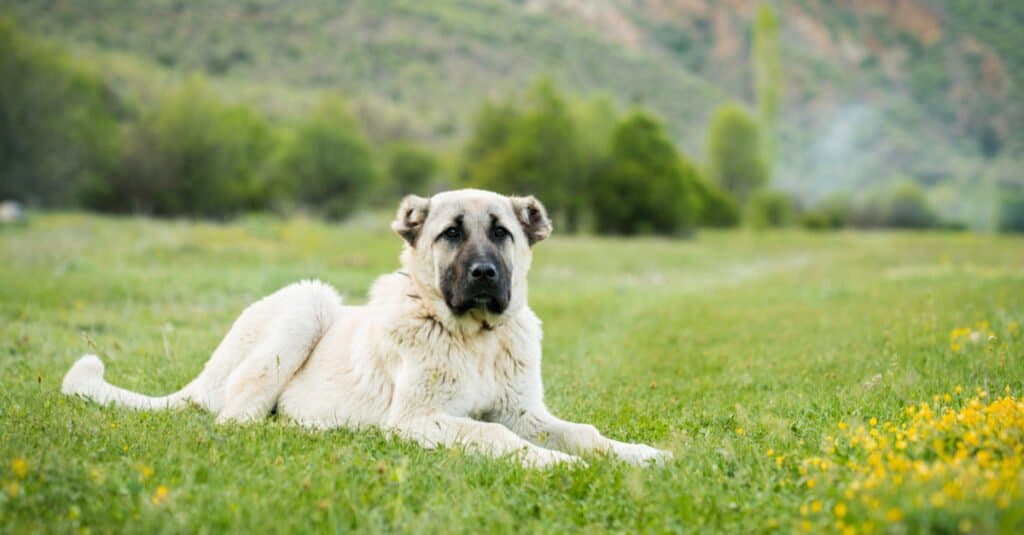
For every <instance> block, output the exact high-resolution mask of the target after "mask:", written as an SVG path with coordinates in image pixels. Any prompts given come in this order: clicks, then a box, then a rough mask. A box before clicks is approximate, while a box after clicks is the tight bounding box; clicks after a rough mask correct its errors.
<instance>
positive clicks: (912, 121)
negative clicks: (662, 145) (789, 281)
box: [4, 0, 1024, 226]
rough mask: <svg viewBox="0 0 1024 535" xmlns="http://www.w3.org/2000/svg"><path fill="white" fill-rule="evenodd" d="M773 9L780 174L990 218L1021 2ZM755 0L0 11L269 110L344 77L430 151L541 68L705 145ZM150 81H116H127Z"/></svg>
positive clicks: (1014, 146)
mask: <svg viewBox="0 0 1024 535" xmlns="http://www.w3.org/2000/svg"><path fill="white" fill-rule="evenodd" d="M775 4H776V6H777V8H778V12H779V14H780V18H781V23H782V24H781V26H782V34H781V35H782V41H783V43H782V44H783V61H784V70H785V93H784V95H785V105H784V110H783V114H782V121H781V124H780V126H779V132H778V134H779V138H780V148H781V155H780V162H779V167H778V168H777V170H776V179H775V180H776V182H777V183H778V184H779V185H780V186H782V187H785V188H787V189H790V190H792V191H795V192H797V193H798V194H800V195H801V196H802V197H804V198H805V199H808V200H813V199H817V198H820V197H821V196H823V195H825V194H827V193H829V192H831V191H835V190H847V191H855V192H860V191H864V190H867V189H870V188H871V187H873V186H876V185H878V184H880V183H883V182H886V181H889V180H891V179H892V178H893V177H895V176H898V175H905V176H908V177H910V178H913V179H914V180H917V181H918V182H920V183H922V184H924V185H926V186H928V187H929V188H930V192H931V195H932V198H933V201H935V202H936V203H937V204H938V205H939V206H940V208H941V209H942V210H943V211H944V212H945V213H946V215H947V216H949V217H954V218H958V219H963V220H967V221H969V222H971V223H972V224H974V225H975V226H984V225H985V223H986V222H987V218H988V216H989V213H988V208H989V205H990V201H991V196H992V192H993V191H994V190H993V188H994V187H995V186H996V185H997V184H998V183H1004V182H1011V181H1019V177H1018V176H1017V173H1016V169H1017V168H1019V162H1020V161H1021V159H1022V158H1024V156H1022V152H1024V149H1022V147H1024V142H1022V139H1021V134H1020V133H1019V132H1016V131H1015V129H1014V125H1018V124H1022V123H1024V105H1022V101H1024V99H1022V98H1021V95H1022V90H1021V87H1022V85H1024V84H1022V82H1021V76H1022V74H1021V73H1024V53H1021V52H1020V49H1021V47H1019V46H1018V45H1019V41H1020V38H1019V28H1020V27H1022V25H1024V5H1022V4H1020V3H1016V2H1012V1H1009V0H1006V1H1003V2H995V1H990V2H983V3H977V2H970V1H966V0H943V1H929V0H871V1H856V2H854V1H852V0H831V1H829V0H805V1H785V2H775ZM756 5H757V2H756V1H755V0H722V1H709V0H646V1H644V0H635V1H626V0H623V1H613V2H605V1H596V0H526V1H523V2H513V1H508V2H485V1H481V0H445V1H441V2H431V3H421V2H415V1H411V0H409V1H402V0H389V1H380V2H374V1H359V0H356V1H352V2H327V1H311V2H303V3H301V4H285V3H278V2H272V1H270V0H250V1H247V2H244V3H239V2H229V1H212V2H204V3H186V2H180V1H177V0H174V1H172V0H164V1H156V2H146V3H127V4H126V3H123V2H117V1H114V0H106V1H100V2H90V3H82V2H57V1H35V0H32V1H26V2H19V3H18V4H16V5H9V6H6V7H5V8H4V10H5V11H6V12H7V13H8V14H10V15H11V16H12V17H13V18H14V19H15V20H16V21H17V22H18V24H19V26H21V27H22V28H23V29H25V30H27V31H29V32H32V33H34V34H37V35H42V36H46V37H48V38H51V39H54V40H58V41H61V42H64V43H66V44H70V45H71V46H72V47H74V49H75V50H76V51H77V52H78V53H80V54H83V55H90V56H93V57H109V56H110V55H111V54H117V57H118V61H119V62H121V63H123V62H125V61H130V62H137V63H138V64H139V65H141V66H142V67H141V68H140V69H141V71H144V72H147V73H154V74H153V75H152V76H153V77H161V76H162V77H166V76H177V75H180V74H183V73H188V72H192V71H202V72H205V73H207V75H208V76H210V77H211V78H213V79H214V80H215V81H217V83H219V84H221V86H222V87H224V88H226V90H227V91H228V92H230V93H233V94H237V95H240V96H241V98H249V99H253V100H256V101H258V102H260V103H261V104H262V105H264V106H265V107H266V108H267V109H268V110H270V111H272V112H273V113H275V114H278V115H281V116H287V115H289V114H290V113H292V112H294V110H295V109H296V108H301V107H305V106H307V105H308V104H309V102H311V100H312V98H311V97H312V96H313V95H315V93H316V92H317V91H318V90H323V89H332V90H341V91H343V92H345V93H346V94H348V95H349V96H350V97H351V98H352V99H353V101H354V102H355V107H356V110H357V112H358V113H359V115H360V116H361V118H362V120H363V122H364V124H366V125H367V126H368V130H369V131H370V134H371V136H372V137H373V138H374V139H376V140H378V141H385V140H391V139H396V138H411V139H416V140H419V141H422V142H427V143H430V144H432V145H433V146H435V147H438V148H447V149H451V148H452V147H453V146H454V143H455V142H457V141H459V140H460V139H461V136H462V135H463V134H464V133H465V132H466V127H467V123H468V119H469V118H470V117H471V116H472V114H473V112H474V111H475V110H476V108H477V105H478V103H479V101H480V100H481V99H483V98H487V97H497V96H501V95H505V94H508V93H510V92H515V91H517V90H520V89H521V88H523V87H525V86H526V85H527V84H528V83H529V82H530V81H531V80H532V79H533V78H535V77H536V76H537V75H538V74H540V73H548V74H550V75H552V76H553V77H555V78H556V79H557V80H558V81H559V83H561V84H562V85H563V86H565V87H567V88H568V89H571V90H573V91H576V92H580V93H592V92H607V93H609V94H611V95H612V96H613V97H614V98H615V99H616V100H617V101H618V103H619V104H620V106H621V107H623V108H625V107H629V106H633V105H641V106H646V107H649V108H651V109H653V110H654V111H655V112H657V113H658V114H660V115H661V116H662V117H664V118H665V119H666V121H667V122H668V123H669V125H670V128H671V130H672V133H673V134H674V135H675V137H676V138H677V139H678V140H679V143H680V145H681V147H683V149H684V150H685V151H686V152H687V153H689V154H691V155H692V156H694V157H695V158H696V159H697V160H702V159H703V154H702V153H703V148H704V134H705V127H706V124H707V118H708V115H709V113H710V111H711V110H712V109H713V108H714V107H715V106H717V105H719V104H721V103H723V102H726V101H728V100H734V99H735V100H741V101H744V102H748V103H749V102H751V100H752V95H751V69H750V67H749V63H750V62H749V42H750V26H751V17H752V15H753V12H754V10H755V8H756ZM126 58H127V59H126ZM147 77H149V75H146V76H136V77H129V78H127V79H126V82H125V83H126V85H128V86H129V87H128V88H127V89H126V91H138V89H137V88H135V87H134V86H137V85H142V84H143V82H141V81H140V80H142V79H145V78H147ZM157 85H159V84H157ZM150 88H152V84H151V85H150ZM150 90H152V89H150ZM141 98H145V93H143V96H142V97H141Z"/></svg>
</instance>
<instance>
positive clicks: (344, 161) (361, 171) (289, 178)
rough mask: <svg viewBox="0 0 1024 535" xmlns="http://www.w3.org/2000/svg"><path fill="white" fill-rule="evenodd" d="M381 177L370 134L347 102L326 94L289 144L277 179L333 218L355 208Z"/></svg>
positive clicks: (281, 161) (312, 205) (302, 201)
mask: <svg viewBox="0 0 1024 535" xmlns="http://www.w3.org/2000/svg"><path fill="white" fill-rule="evenodd" d="M376 179H377V173H376V170H375V169H374V167H373V158H372V156H371V153H370V147H369V145H368V144H367V142H366V138H365V137H364V136H363V133H362V132H361V131H360V130H359V127H358V125H357V124H356V122H355V120H354V119H353V118H352V116H351V115H350V114H349V112H348V108H347V107H346V106H345V103H344V101H343V100H342V99H341V98H340V97H337V96H330V95H328V96H326V97H324V99H323V100H322V101H321V102H320V104H319V106H318V107H317V108H316V109H315V110H313V112H312V113H310V115H309V116H308V117H307V118H306V119H305V120H304V121H303V122H302V123H301V124H299V125H298V127H297V129H296V131H295V133H294V135H293V136H292V138H291V139H290V140H289V141H288V142H287V143H286V144H285V147H284V149H283V152H282V154H281V155H280V157H279V160H278V162H277V166H276V172H275V184H276V185H277V187H278V188H280V190H281V191H283V192H285V193H286V194H290V195H292V196H293V197H294V198H295V199H297V200H298V201H299V202H301V203H303V204H306V205H308V206H311V207H314V208H317V209H319V210H320V211H321V212H322V213H323V214H324V215H325V216H327V217H328V218H331V219H341V218H344V217H346V216H348V215H350V214H351V213H352V212H353V211H355V210H356V209H357V208H358V207H359V206H360V205H362V203H363V202H364V201H365V200H366V198H367V197H368V195H369V193H370V191H371V190H372V188H373V186H374V183H375V182H376Z"/></svg>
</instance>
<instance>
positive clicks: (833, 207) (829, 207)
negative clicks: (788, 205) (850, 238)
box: [800, 195, 851, 230]
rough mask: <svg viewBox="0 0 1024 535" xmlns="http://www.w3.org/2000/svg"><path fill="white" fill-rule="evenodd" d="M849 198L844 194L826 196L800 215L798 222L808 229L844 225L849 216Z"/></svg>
mask: <svg viewBox="0 0 1024 535" xmlns="http://www.w3.org/2000/svg"><path fill="white" fill-rule="evenodd" d="M850 210H851V207H850V199H849V197H847V196H845V195H833V196H830V197H826V198H825V199H823V200H822V201H821V202H819V203H818V205H817V206H816V207H815V208H813V209H812V210H809V211H807V212H805V213H804V214H803V215H802V216H801V217H800V224H801V225H802V226H803V227H804V228H806V229H809V230H834V229H838V228H842V227H844V226H846V224H847V221H848V219H849V217H850Z"/></svg>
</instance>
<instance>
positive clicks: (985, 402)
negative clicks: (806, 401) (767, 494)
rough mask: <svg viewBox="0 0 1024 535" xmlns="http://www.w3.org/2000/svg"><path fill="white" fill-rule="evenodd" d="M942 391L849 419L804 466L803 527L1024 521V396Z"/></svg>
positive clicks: (986, 525)
mask: <svg viewBox="0 0 1024 535" xmlns="http://www.w3.org/2000/svg"><path fill="white" fill-rule="evenodd" d="M962 392H963V389H962V388H961V387H957V388H956V389H955V390H954V393H953V394H945V395H940V396H935V397H934V398H933V400H932V402H931V403H920V404H917V405H911V406H908V407H906V408H905V409H904V411H903V412H902V414H900V415H899V416H900V417H899V418H898V419H897V421H895V422H888V421H884V422H879V421H878V420H877V419H876V418H871V419H870V420H868V421H867V422H864V424H862V425H851V424H849V423H845V422H840V423H839V425H837V430H838V433H837V434H836V436H835V437H833V436H827V437H826V440H825V444H824V452H825V454H824V455H822V456H815V457H811V458H808V459H805V460H803V461H802V462H800V463H798V464H797V465H796V467H795V468H796V469H797V470H798V471H799V473H800V478H801V479H800V481H801V483H802V484H803V485H804V487H805V488H807V489H808V497H807V499H806V501H805V502H804V503H803V504H802V505H801V507H800V512H801V516H802V520H801V524H800V526H801V527H802V528H804V529H806V530H810V529H822V528H833V529H835V530H836V531H839V532H843V533H859V532H870V531H874V530H876V529H878V528H879V527H881V526H886V525H892V524H898V523H902V524H905V525H906V527H907V528H910V529H911V530H912V531H913V530H915V529H925V530H934V529H939V530H942V531H947V530H948V531H949V532H956V531H973V530H975V529H979V530H983V531H1003V530H1005V529H1006V528H1010V529H1011V531H1012V530H1013V529H1016V528H1021V527H1022V526H1021V525H1019V523H1020V522H1022V521H1024V520H1022V519H1021V518H1020V517H1019V515H1016V514H1015V513H1012V511H1013V510H1018V509H1020V508H1021V507H1022V506H1024V399H1022V398H1020V397H1014V396H1013V395H1011V394H1010V388H1009V387H1006V389H1005V395H1003V396H1000V397H991V396H990V395H989V393H988V391H986V390H984V389H978V390H977V391H976V393H975V395H973V396H965V395H963V393H962Z"/></svg>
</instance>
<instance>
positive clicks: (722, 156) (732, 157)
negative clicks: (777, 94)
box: [707, 104, 768, 205]
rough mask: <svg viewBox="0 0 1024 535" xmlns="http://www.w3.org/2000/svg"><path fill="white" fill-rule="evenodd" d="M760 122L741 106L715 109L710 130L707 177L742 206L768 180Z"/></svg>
mask: <svg viewBox="0 0 1024 535" xmlns="http://www.w3.org/2000/svg"><path fill="white" fill-rule="evenodd" d="M760 147H761V145H760V134H759V130H758V127H757V123H756V122H755V121H754V120H753V119H751V117H750V114H748V113H747V111H746V110H745V109H744V108H743V107H742V106H740V105H739V104H728V105H725V106H722V107H720V108H718V109H717V110H715V113H714V116H713V117H712V119H711V126H710V128H709V129H708V142H707V151H708V175H709V176H710V178H711V179H712V181H714V182H715V183H716V184H717V185H719V186H720V187H722V188H723V189H724V190H725V191H727V192H729V193H730V194H731V195H733V196H734V197H736V199H737V201H738V202H739V203H740V205H743V204H744V203H745V202H746V200H747V197H748V196H749V195H750V194H751V192H753V191H755V190H757V189H760V188H761V187H762V186H763V185H764V184H766V183H767V181H768V170H767V168H766V167H765V164H764V159H763V158H762V156H761V148H760Z"/></svg>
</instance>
